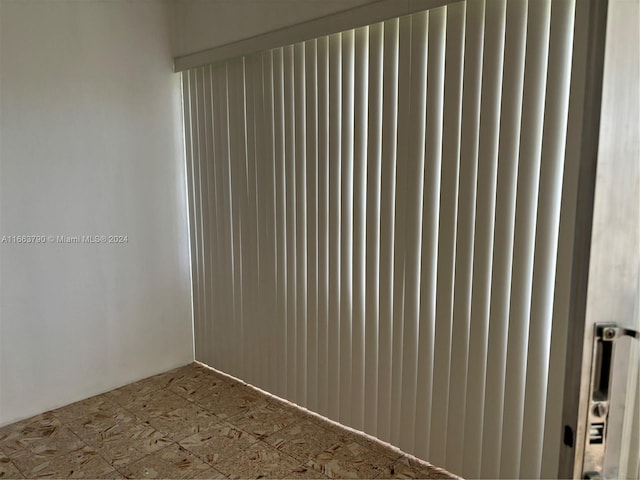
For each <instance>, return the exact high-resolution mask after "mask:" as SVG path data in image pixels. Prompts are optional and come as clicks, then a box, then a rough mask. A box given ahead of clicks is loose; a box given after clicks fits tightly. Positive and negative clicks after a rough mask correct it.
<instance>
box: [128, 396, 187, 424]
mask: <svg viewBox="0 0 640 480" xmlns="http://www.w3.org/2000/svg"><path fill="white" fill-rule="evenodd" d="M188 404H189V401H188V400H186V399H184V398H182V397H181V396H179V395H177V394H175V393H173V392H170V391H168V390H158V391H154V392H148V393H144V394H142V393H141V394H139V395H137V396H133V397H131V398H130V399H129V400H128V401H127V402H126V403H124V404H123V407H125V408H126V409H127V410H129V411H131V412H132V413H133V414H135V415H136V416H137V417H139V418H141V419H143V420H148V419H150V418H153V417H158V416H160V415H162V414H164V413H166V412H170V411H173V410H176V409H178V408H182V407H185V406H187V405H188Z"/></svg>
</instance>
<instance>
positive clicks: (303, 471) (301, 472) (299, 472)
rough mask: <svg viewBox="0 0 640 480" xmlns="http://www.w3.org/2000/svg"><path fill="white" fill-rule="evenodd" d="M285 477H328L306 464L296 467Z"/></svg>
mask: <svg viewBox="0 0 640 480" xmlns="http://www.w3.org/2000/svg"><path fill="white" fill-rule="evenodd" d="M285 478H287V479H288V478H328V477H326V476H324V475H323V474H321V473H320V472H319V471H317V470H315V469H313V468H309V467H305V466H304V465H300V466H299V467H298V468H295V469H294V470H293V471H291V472H289V473H287V475H286V476H285Z"/></svg>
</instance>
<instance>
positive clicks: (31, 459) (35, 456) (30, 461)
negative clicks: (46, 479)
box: [9, 427, 87, 472]
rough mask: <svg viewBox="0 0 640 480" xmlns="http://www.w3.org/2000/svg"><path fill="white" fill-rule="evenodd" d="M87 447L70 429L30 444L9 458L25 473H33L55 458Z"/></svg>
mask: <svg viewBox="0 0 640 480" xmlns="http://www.w3.org/2000/svg"><path fill="white" fill-rule="evenodd" d="M86 446H87V445H86V444H85V443H84V442H83V441H82V440H80V438H78V436H77V435H76V434H74V433H73V432H72V431H71V430H69V428H68V427H61V428H60V430H58V431H57V432H56V433H55V434H53V435H51V436H49V437H45V438H42V439H40V440H37V441H34V442H30V443H29V444H28V445H27V446H26V447H25V448H23V449H21V450H17V451H15V452H13V453H10V454H9V458H10V459H11V460H12V461H13V463H15V465H16V466H17V467H18V468H19V469H20V470H21V471H23V472H26V471H31V470H33V469H34V468H35V467H37V466H38V465H40V464H42V463H44V462H45V461H47V460H50V459H52V458H54V457H57V456H61V455H65V454H67V453H72V452H76V451H78V450H82V449H83V448H85V447H86Z"/></svg>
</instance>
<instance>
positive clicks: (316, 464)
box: [305, 441, 393, 478]
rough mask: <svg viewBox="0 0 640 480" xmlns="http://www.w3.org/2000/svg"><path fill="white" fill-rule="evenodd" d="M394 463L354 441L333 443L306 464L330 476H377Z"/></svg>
mask: <svg viewBox="0 0 640 480" xmlns="http://www.w3.org/2000/svg"><path fill="white" fill-rule="evenodd" d="M392 463H393V462H392V460H390V459H389V458H388V457H386V456H384V455H382V456H381V455H379V454H377V453H375V452H371V451H369V450H367V449H366V448H364V447H363V446H362V445H360V444H358V443H357V442H353V441H352V442H350V443H348V444H344V443H338V444H335V445H333V446H332V447H331V448H329V449H327V450H325V451H324V452H322V453H319V454H318V455H316V456H315V457H313V458H312V459H311V460H309V461H308V462H307V463H306V464H305V465H306V466H307V467H310V468H313V469H316V470H318V471H319V472H321V473H323V474H324V475H326V476H327V477H330V478H375V477H377V476H379V475H380V474H381V473H382V472H384V471H385V468H386V467H388V466H390V465H391V464H392Z"/></svg>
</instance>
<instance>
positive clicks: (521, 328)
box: [500, 0, 551, 478]
mask: <svg viewBox="0 0 640 480" xmlns="http://www.w3.org/2000/svg"><path fill="white" fill-rule="evenodd" d="M550 3H551V2H549V1H542V0H541V1H535V2H529V12H528V19H527V23H528V25H527V27H528V28H527V50H526V59H525V75H524V93H523V99H522V129H521V132H520V159H519V163H518V184H517V196H516V223H515V232H514V250H513V277H512V295H511V304H510V311H509V317H510V319H509V339H508V346H507V376H506V385H505V409H504V426H503V429H502V445H503V454H502V459H501V466H500V476H501V477H507V478H510V477H514V476H518V475H519V472H520V459H521V454H522V449H521V446H522V444H521V439H522V428H523V420H522V419H523V415H524V398H525V376H526V359H527V350H528V346H529V332H528V330H529V325H530V314H531V310H530V308H531V286H532V277H533V252H534V240H535V229H536V205H537V201H538V185H539V176H540V154H541V149H542V124H543V116H544V98H545V80H546V72H547V54H548V43H549V15H550V10H551V4H550Z"/></svg>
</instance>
